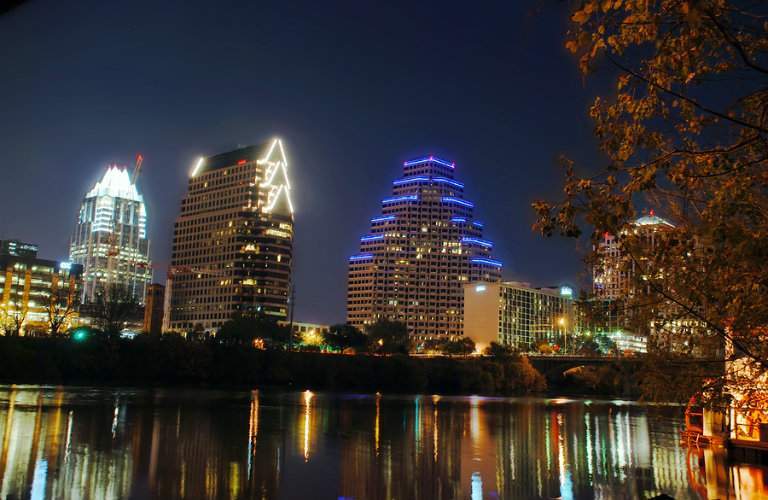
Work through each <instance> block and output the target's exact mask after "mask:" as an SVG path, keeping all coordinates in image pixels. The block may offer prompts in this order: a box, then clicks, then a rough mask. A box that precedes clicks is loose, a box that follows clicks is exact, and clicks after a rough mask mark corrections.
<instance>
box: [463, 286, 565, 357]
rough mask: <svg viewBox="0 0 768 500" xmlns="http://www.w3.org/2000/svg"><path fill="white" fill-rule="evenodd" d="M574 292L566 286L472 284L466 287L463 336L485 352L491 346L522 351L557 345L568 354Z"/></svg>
mask: <svg viewBox="0 0 768 500" xmlns="http://www.w3.org/2000/svg"><path fill="white" fill-rule="evenodd" d="M575 319H576V317H575V314H574V303H573V290H572V289H571V288H570V287H567V286H561V287H548V288H533V287H531V285H530V284H528V283H520V282H516V281H506V282H503V283H486V282H479V283H469V284H467V285H465V286H464V335H466V336H467V337H469V338H471V339H472V340H474V341H475V346H476V348H477V349H478V350H479V351H481V352H482V350H483V349H484V348H485V347H487V346H488V345H489V344H490V343H491V342H497V343H499V344H502V345H507V346H510V347H513V348H515V349H517V350H520V351H533V350H536V347H537V345H539V344H540V343H546V344H550V345H557V346H559V349H560V350H561V351H562V352H567V351H568V350H569V349H570V348H571V347H572V344H573V342H574V340H575V339H574V338H573V335H572V332H573V331H574V323H575Z"/></svg>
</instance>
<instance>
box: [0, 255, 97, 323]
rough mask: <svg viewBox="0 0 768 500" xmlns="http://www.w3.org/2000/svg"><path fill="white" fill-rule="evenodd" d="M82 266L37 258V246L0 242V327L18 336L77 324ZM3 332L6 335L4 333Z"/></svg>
mask: <svg viewBox="0 0 768 500" xmlns="http://www.w3.org/2000/svg"><path fill="white" fill-rule="evenodd" d="M82 274H83V267H82V266H81V265H79V264H72V263H71V262H57V261H53V260H47V259H41V258H39V257H38V256H37V245H33V244H30V243H23V242H21V241H18V240H3V241H0V327H2V329H3V330H7V329H8V328H11V329H14V330H19V331H18V332H17V333H18V334H20V335H24V334H32V333H41V334H45V333H49V332H50V331H51V328H50V327H51V322H52V320H53V321H54V322H56V323H58V325H57V328H58V329H59V331H58V332H57V333H64V330H66V329H67V328H69V327H70V326H72V324H73V323H76V322H77V318H78V304H79V294H80V291H81V288H82V285H83V283H82ZM6 333H7V332H6Z"/></svg>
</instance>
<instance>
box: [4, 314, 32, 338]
mask: <svg viewBox="0 0 768 500" xmlns="http://www.w3.org/2000/svg"><path fill="white" fill-rule="evenodd" d="M26 319H27V310H26V308H25V309H23V310H21V311H14V312H11V313H9V312H4V313H3V318H2V325H0V326H1V327H2V329H3V335H7V336H9V337H18V336H19V335H21V330H22V329H23V328H24V322H25V321H26Z"/></svg>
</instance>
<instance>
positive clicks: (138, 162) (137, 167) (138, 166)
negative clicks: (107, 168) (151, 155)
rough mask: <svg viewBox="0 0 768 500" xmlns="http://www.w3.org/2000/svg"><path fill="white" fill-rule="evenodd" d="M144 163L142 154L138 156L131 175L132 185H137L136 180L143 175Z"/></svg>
mask: <svg viewBox="0 0 768 500" xmlns="http://www.w3.org/2000/svg"><path fill="white" fill-rule="evenodd" d="M142 163H144V157H143V156H141V153H139V154H137V155H136V164H135V166H134V167H133V175H131V184H136V180H137V179H138V178H139V174H140V173H141V164H142Z"/></svg>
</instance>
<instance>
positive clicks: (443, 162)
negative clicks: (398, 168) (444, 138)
mask: <svg viewBox="0 0 768 500" xmlns="http://www.w3.org/2000/svg"><path fill="white" fill-rule="evenodd" d="M419 163H437V164H438V165H443V166H446V167H448V168H454V164H453V163H452V162H449V161H446V160H441V159H440V158H435V157H434V156H425V157H424V158H416V159H415V160H408V161H406V162H405V163H403V165H404V166H406V167H410V166H411V165H418V164H419Z"/></svg>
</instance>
